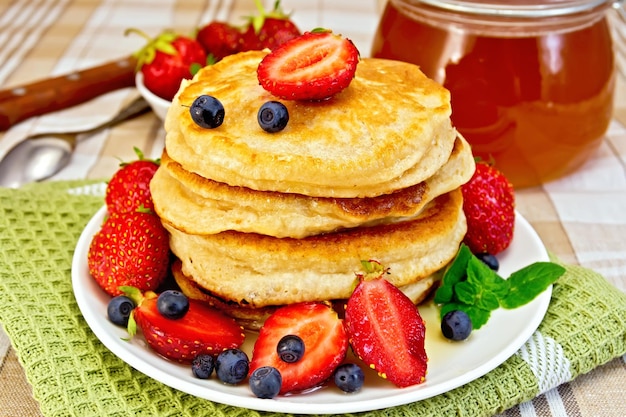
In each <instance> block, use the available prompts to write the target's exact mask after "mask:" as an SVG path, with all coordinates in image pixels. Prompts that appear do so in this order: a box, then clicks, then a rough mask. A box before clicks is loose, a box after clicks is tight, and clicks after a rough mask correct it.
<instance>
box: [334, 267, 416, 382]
mask: <svg viewBox="0 0 626 417" xmlns="http://www.w3.org/2000/svg"><path fill="white" fill-rule="evenodd" d="M364 265H366V266H367V267H368V268H372V269H371V271H372V272H371V273H370V274H369V276H362V277H361V279H360V282H359V284H358V285H357V287H356V289H355V290H354V292H353V293H352V295H351V296H350V298H349V299H348V303H347V305H346V315H345V323H346V331H347V332H348V337H349V339H350V345H351V346H352V349H353V350H354V352H355V353H356V354H357V355H358V357H359V358H361V360H363V361H364V362H365V363H366V364H367V365H368V366H369V367H371V368H373V369H375V370H376V371H377V372H378V374H379V375H380V376H381V377H383V378H386V379H388V380H389V381H391V382H392V383H394V384H395V385H397V386H398V387H407V386H410V385H416V384H420V383H422V382H424V379H425V376H426V369H427V361H428V359H427V356H426V350H425V348H424V337H425V333H426V328H425V325H424V321H423V320H422V317H421V316H420V314H419V311H418V310H417V307H416V306H415V305H414V304H413V302H412V301H411V300H410V299H409V298H408V297H407V296H406V295H404V293H403V292H402V291H400V290H399V289H398V288H397V287H395V286H394V285H393V284H391V283H390V282H389V281H387V280H385V279H384V278H383V277H382V275H381V273H382V271H381V269H377V268H376V267H380V264H378V263H376V262H372V261H370V262H366V263H364ZM377 271H378V272H377Z"/></svg>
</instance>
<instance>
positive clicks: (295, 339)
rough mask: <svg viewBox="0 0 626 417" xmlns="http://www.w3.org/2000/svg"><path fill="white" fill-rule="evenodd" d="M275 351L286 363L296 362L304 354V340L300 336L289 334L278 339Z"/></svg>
mask: <svg viewBox="0 0 626 417" xmlns="http://www.w3.org/2000/svg"><path fill="white" fill-rule="evenodd" d="M276 353H278V356H279V357H280V358H281V359H282V360H283V361H285V362H287V363H294V362H298V361H299V360H300V359H302V356H304V341H303V340H302V339H301V338H300V336H296V335H295V334H289V335H287V336H283V338H282V339H280V340H279V341H278V345H277V346H276Z"/></svg>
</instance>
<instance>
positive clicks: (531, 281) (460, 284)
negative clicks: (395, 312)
mask: <svg viewBox="0 0 626 417" xmlns="http://www.w3.org/2000/svg"><path fill="white" fill-rule="evenodd" d="M564 272H565V269H564V268H563V267H562V266H560V265H557V264H554V263H552V262H535V263H534V264H531V265H528V266H526V267H524V268H522V269H520V270H519V271H516V272H514V273H512V274H511V276H510V277H509V279H504V278H502V277H501V276H500V275H498V274H497V273H496V272H495V271H493V270H492V269H491V268H489V267H488V266H487V265H485V264H484V263H483V262H482V261H481V260H480V259H478V258H477V257H476V256H474V254H472V252H471V251H470V250H469V247H467V246H466V245H465V244H461V247H460V248H459V251H458V253H457V256H456V258H455V259H454V261H452V263H451V264H450V266H449V267H448V269H447V270H446V272H445V273H444V276H443V278H442V281H441V284H440V287H439V288H438V289H437V291H436V292H435V296H434V302H435V303H436V304H439V305H440V306H441V317H442V318H443V316H444V315H445V314H446V313H447V312H449V311H452V310H463V311H465V312H466V313H467V315H468V316H469V317H470V319H471V320H472V328H473V329H474V330H476V329H479V328H480V327H482V326H483V325H484V324H485V323H486V322H487V320H489V317H490V315H491V311H493V310H496V309H498V308H500V307H503V308H507V309H513V308H517V307H520V306H522V305H524V304H526V303H529V302H531V301H532V300H533V299H535V297H537V295H539V294H541V293H542V292H543V291H545V289H546V288H548V287H549V286H550V285H551V284H552V283H554V281H556V280H557V279H558V278H559V277H560V276H561V275H563V273H564Z"/></svg>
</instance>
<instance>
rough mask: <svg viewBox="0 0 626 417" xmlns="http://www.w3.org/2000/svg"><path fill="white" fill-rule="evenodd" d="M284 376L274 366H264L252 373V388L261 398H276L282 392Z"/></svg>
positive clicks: (250, 380)
mask: <svg viewBox="0 0 626 417" xmlns="http://www.w3.org/2000/svg"><path fill="white" fill-rule="evenodd" d="M282 383H283V377H282V375H281V374H280V371H279V370H278V369H276V368H274V367H273V366H262V367H260V368H257V369H255V370H254V372H252V375H250V379H249V380H248V384H249V385H250V390H251V391H252V393H253V394H254V395H256V396H257V397H259V398H274V397H275V396H277V395H278V393H279V392H280V387H281V385H282Z"/></svg>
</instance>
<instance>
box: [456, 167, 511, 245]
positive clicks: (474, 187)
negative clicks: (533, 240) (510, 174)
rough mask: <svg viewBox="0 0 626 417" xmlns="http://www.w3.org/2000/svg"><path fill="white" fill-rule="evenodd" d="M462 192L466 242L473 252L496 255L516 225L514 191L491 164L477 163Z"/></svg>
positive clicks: (507, 243)
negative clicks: (465, 221) (465, 219)
mask: <svg viewBox="0 0 626 417" xmlns="http://www.w3.org/2000/svg"><path fill="white" fill-rule="evenodd" d="M461 191H462V193H463V211H464V212H465V217H466V218H467V234H466V235H465V239H464V242H465V244H466V245H467V246H468V247H469V248H470V250H471V251H472V252H474V253H482V252H488V253H490V254H492V255H495V254H497V253H499V252H502V251H503V250H505V249H506V248H507V247H508V246H509V244H510V243H511V240H513V229H514V225H515V194H514V190H513V186H512V185H511V183H510V182H509V180H508V179H507V178H506V177H505V176H504V174H502V172H500V171H499V170H498V169H496V168H495V167H493V166H492V165H491V164H488V163H486V162H478V163H476V171H475V172H474V175H473V176H472V178H471V179H470V180H469V181H468V182H467V183H466V184H464V185H463V186H461Z"/></svg>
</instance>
